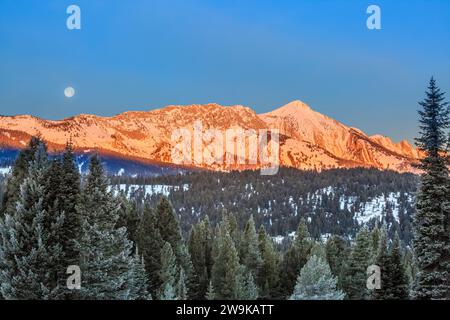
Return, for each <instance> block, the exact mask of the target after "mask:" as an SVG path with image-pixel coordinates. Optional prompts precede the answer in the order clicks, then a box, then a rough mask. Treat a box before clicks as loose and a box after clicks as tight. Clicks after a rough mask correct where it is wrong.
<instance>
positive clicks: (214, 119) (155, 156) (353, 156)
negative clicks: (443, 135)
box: [0, 101, 419, 172]
mask: <svg viewBox="0 0 450 320" xmlns="http://www.w3.org/2000/svg"><path fill="white" fill-rule="evenodd" d="M196 121H201V123H202V126H203V131H205V130H207V129H210V128H213V129H218V130H222V131H224V130H226V129H230V128H242V129H254V130H259V129H279V130H280V133H281V137H280V164H281V165H282V166H287V167H295V168H299V169H317V170H321V169H328V168H350V167H375V168H379V169H392V170H396V171H399V172H412V171H414V169H413V167H412V166H411V165H412V163H413V162H415V161H416V160H417V158H418V157H419V153H418V151H417V150H416V149H414V148H413V147H412V146H411V145H409V143H408V142H406V141H403V142H400V143H398V144H396V143H394V142H392V140H391V139H389V138H387V137H383V136H380V135H376V136H372V137H370V136H368V135H366V134H365V133H364V132H362V131H361V130H359V129H356V128H351V127H347V126H345V125H344V124H342V123H340V122H338V121H336V120H334V119H331V118H329V117H327V116H325V115H322V114H320V113H318V112H316V111H314V110H312V109H311V108H310V107H309V106H307V105H306V104H304V103H302V102H300V101H294V102H291V103H289V104H287V105H286V106H283V107H281V108H279V109H276V110H274V111H272V112H269V113H266V114H262V115H258V114H256V113H255V112H254V111H253V110H252V109H250V108H247V107H244V106H221V105H218V104H206V105H189V106H168V107H165V108H162V109H158V110H152V111H148V112H125V113H122V114H119V115H116V116H113V117H99V116H95V115H78V116H75V117H72V118H68V119H64V120H60V121H50V120H43V119H40V118H36V117H33V116H28V115H24V116H13V117H5V116H2V117H0V148H1V149H8V150H9V149H16V150H17V149H21V148H23V147H24V146H26V145H27V142H28V140H29V139H30V137H31V136H33V135H34V136H40V137H42V138H43V139H44V140H45V141H46V142H47V143H48V145H49V149H50V150H52V151H59V150H61V149H62V148H63V147H64V145H65V144H66V142H67V141H68V140H69V139H71V140H72V142H73V144H74V146H75V148H76V150H77V151H78V152H79V153H81V154H82V153H90V152H93V151H96V152H99V153H101V154H104V155H108V156H111V157H115V158H118V159H122V160H124V161H126V160H129V161H134V162H142V163H146V164H150V165H161V166H164V165H170V164H171V152H172V149H173V147H174V141H172V133H173V132H174V131H175V130H177V129H180V128H193V126H194V123H195V122H196ZM0 157H1V154H0ZM200 166H201V167H206V168H209V169H217V170H222V169H226V167H225V166H224V165H215V166H213V167H211V166H207V165H200ZM246 167H248V166H240V167H238V168H242V169H243V168H246ZM125 169H126V168H125ZM125 171H126V170H125Z"/></svg>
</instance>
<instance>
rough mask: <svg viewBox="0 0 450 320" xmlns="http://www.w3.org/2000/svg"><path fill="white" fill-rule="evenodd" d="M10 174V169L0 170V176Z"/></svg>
mask: <svg viewBox="0 0 450 320" xmlns="http://www.w3.org/2000/svg"><path fill="white" fill-rule="evenodd" d="M10 172H11V167H6V168H0V175H7V174H9V173H10Z"/></svg>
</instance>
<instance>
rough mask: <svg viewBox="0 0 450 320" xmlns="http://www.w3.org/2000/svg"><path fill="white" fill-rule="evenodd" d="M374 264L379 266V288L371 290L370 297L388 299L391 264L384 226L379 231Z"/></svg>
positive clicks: (390, 284) (391, 271) (390, 288)
mask: <svg viewBox="0 0 450 320" xmlns="http://www.w3.org/2000/svg"><path fill="white" fill-rule="evenodd" d="M375 265H377V266H379V267H380V272H381V274H380V277H381V279H380V280H381V283H380V285H381V288H380V289H376V290H374V291H372V297H373V298H374V299H376V300H388V299H390V298H391V290H392V283H391V280H392V276H393V271H394V269H393V265H392V261H391V259H390V257H389V248H388V235H387V230H386V228H383V229H382V230H381V231H379V237H378V249H377V255H376V260H375Z"/></svg>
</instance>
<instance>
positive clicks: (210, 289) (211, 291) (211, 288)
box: [205, 281, 216, 300]
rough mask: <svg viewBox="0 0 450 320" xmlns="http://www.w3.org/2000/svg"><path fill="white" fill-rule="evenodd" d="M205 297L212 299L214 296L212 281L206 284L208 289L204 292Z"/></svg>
mask: <svg viewBox="0 0 450 320" xmlns="http://www.w3.org/2000/svg"><path fill="white" fill-rule="evenodd" d="M205 298H206V300H214V299H215V298H216V293H215V292H214V287H213V285H212V281H211V282H210V283H209V285H208V291H207V292H206V296H205Z"/></svg>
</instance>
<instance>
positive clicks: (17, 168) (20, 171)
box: [0, 137, 45, 215]
mask: <svg viewBox="0 0 450 320" xmlns="http://www.w3.org/2000/svg"><path fill="white" fill-rule="evenodd" d="M41 145H43V141H42V140H41V139H40V138H38V137H32V138H31V139H30V142H29V143H28V146H27V148H26V149H24V150H22V151H21V152H20V153H19V155H18V157H17V160H16V161H15V163H14V166H13V169H12V173H11V175H10V177H9V178H8V180H7V184H6V190H5V192H4V195H3V199H2V206H1V210H0V213H9V214H11V215H12V214H14V212H15V209H16V203H17V201H18V200H19V197H20V186H21V185H22V183H23V181H24V180H25V177H26V176H27V175H28V167H29V164H30V163H32V162H33V160H34V156H35V154H36V151H37V149H38V147H39V146H41ZM44 146H45V145H44Z"/></svg>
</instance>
